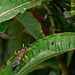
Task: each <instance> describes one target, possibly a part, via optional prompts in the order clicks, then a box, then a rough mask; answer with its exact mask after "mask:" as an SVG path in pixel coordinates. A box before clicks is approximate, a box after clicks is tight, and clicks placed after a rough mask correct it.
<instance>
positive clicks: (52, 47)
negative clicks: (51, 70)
mask: <svg viewBox="0 0 75 75" xmlns="http://www.w3.org/2000/svg"><path fill="white" fill-rule="evenodd" d="M30 48H31V51H27V52H26V55H27V56H28V59H27V60H26V61H25V62H26V63H27V64H26V65H24V67H21V68H22V69H21V70H20V71H19V72H18V73H17V71H18V70H19V68H20V65H21V64H22V61H21V63H20V64H19V65H18V67H17V68H16V69H15V71H12V67H13V64H12V63H13V60H14V59H15V57H12V58H10V59H12V60H11V61H10V59H9V60H8V65H7V67H6V68H5V70H3V71H1V72H0V73H1V74H6V75H8V74H11V75H13V74H15V75H20V74H21V75H22V74H24V75H25V74H26V72H27V71H28V70H30V69H31V68H33V67H34V66H36V65H37V64H39V63H41V62H43V61H45V60H47V59H49V58H52V57H55V56H57V55H59V54H62V53H65V52H67V51H71V50H74V49H75V33H62V34H53V35H51V36H47V37H45V38H42V39H40V40H38V41H36V42H35V43H33V44H31V45H30ZM9 70H10V71H9Z"/></svg>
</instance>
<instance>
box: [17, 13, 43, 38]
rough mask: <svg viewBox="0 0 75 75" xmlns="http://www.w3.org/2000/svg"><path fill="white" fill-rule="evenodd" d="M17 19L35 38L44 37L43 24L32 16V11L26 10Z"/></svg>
mask: <svg viewBox="0 0 75 75" xmlns="http://www.w3.org/2000/svg"><path fill="white" fill-rule="evenodd" d="M16 19H17V20H18V21H19V22H20V23H21V24H22V25H23V26H24V27H25V32H26V33H29V34H30V35H32V36H33V37H34V38H35V39H38V38H42V37H43V35H42V34H43V31H42V28H41V24H40V23H39V22H38V21H37V20H36V19H35V18H34V17H33V16H32V14H31V13H29V12H25V13H24V14H18V15H17V16H16Z"/></svg>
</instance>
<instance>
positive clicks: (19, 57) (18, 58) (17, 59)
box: [12, 44, 30, 71]
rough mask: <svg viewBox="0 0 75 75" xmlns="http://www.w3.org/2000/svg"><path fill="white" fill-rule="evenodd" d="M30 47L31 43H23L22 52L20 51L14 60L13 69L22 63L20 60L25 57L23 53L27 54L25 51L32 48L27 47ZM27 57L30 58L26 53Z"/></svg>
mask: <svg viewBox="0 0 75 75" xmlns="http://www.w3.org/2000/svg"><path fill="white" fill-rule="evenodd" d="M28 47H29V45H26V46H24V44H23V47H22V49H21V50H20V53H18V55H17V57H16V58H15V60H14V61H13V68H12V70H13V71H14V70H15V68H16V67H17V65H18V64H19V63H20V61H21V59H22V58H23V55H24V54H25V52H26V51H27V50H30V48H29V49H27V48H28ZM25 57H26V58H27V59H28V57H27V56H26V55H25Z"/></svg>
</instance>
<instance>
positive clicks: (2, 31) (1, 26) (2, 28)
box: [0, 21, 10, 34]
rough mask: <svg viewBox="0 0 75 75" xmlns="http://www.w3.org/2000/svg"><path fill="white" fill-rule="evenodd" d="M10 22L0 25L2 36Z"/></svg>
mask: <svg viewBox="0 0 75 75" xmlns="http://www.w3.org/2000/svg"><path fill="white" fill-rule="evenodd" d="M9 23H10V21H6V22H2V23H0V34H2V33H4V32H5V31H6V29H7V27H8V25H9Z"/></svg>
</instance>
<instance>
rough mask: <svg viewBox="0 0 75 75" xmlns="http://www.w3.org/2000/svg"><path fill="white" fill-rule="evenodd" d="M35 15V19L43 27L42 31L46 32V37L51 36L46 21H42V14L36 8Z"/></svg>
mask: <svg viewBox="0 0 75 75" xmlns="http://www.w3.org/2000/svg"><path fill="white" fill-rule="evenodd" d="M33 15H34V17H35V18H36V19H37V20H38V21H39V22H40V23H41V27H42V30H43V32H44V35H45V36H48V35H50V33H49V31H48V29H47V27H46V25H45V23H44V21H43V20H42V18H41V16H40V14H39V13H38V11H37V9H36V8H34V10H33Z"/></svg>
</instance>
